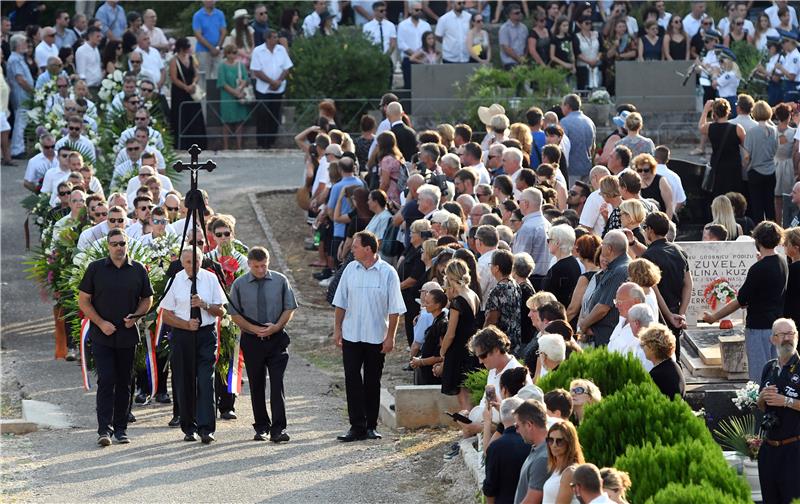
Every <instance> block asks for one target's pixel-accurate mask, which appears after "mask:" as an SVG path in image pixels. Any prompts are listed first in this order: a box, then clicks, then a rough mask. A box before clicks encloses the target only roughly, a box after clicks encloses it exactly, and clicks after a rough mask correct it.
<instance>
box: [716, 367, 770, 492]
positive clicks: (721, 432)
mask: <svg viewBox="0 0 800 504" xmlns="http://www.w3.org/2000/svg"><path fill="white" fill-rule="evenodd" d="M758 389H759V386H758V384H757V383H755V382H753V381H749V382H747V384H746V385H745V386H744V387H743V388H741V389H739V390H737V391H736V396H735V397H734V398H733V399H731V400H732V401H733V404H735V405H736V407H737V408H738V409H739V410H740V411H746V412H747V414H746V415H745V416H743V417H730V418H726V419H724V420H722V421H721V422H720V423H719V427H717V429H716V430H715V431H714V434H715V435H716V436H717V438H718V439H719V442H720V444H721V445H722V446H723V447H725V448H728V449H730V450H733V451H735V452H736V453H737V454H738V455H739V457H740V458H741V460H742V475H743V476H744V477H745V479H746V480H747V483H748V484H749V485H750V489H751V492H752V495H753V498H754V499H755V500H761V499H760V496H761V485H760V483H759V481H758V450H759V449H760V448H761V444H762V443H763V439H762V437H761V429H758V428H756V418H755V414H754V413H753V409H754V408H755V406H756V401H757V400H758ZM756 497H758V498H756Z"/></svg>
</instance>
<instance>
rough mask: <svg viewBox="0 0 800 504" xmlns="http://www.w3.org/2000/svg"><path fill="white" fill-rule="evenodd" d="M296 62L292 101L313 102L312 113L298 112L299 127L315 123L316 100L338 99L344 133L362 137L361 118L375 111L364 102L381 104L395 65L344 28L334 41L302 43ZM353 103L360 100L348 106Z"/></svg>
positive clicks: (305, 40) (291, 83)
mask: <svg viewBox="0 0 800 504" xmlns="http://www.w3.org/2000/svg"><path fill="white" fill-rule="evenodd" d="M291 57H292V61H293V63H294V68H293V69H292V73H291V74H290V77H289V96H290V97H291V98H292V99H300V100H304V99H307V100H313V101H314V102H313V103H309V104H308V106H307V107H301V106H299V105H298V106H297V110H296V115H297V122H298V124H304V125H307V124H312V123H313V122H314V120H315V119H316V117H317V116H316V114H317V103H316V101H317V100H321V99H323V98H335V99H336V100H337V102H336V107H337V109H338V111H339V113H340V115H341V119H340V121H341V122H342V124H338V126H339V129H341V130H344V131H358V121H359V120H360V119H361V115H363V113H364V112H366V111H367V110H368V109H369V108H370V106H369V103H368V102H365V101H364V100H363V99H364V98H367V99H371V100H372V99H374V101H375V104H377V103H379V102H380V97H381V95H382V94H383V93H384V92H386V91H387V89H388V86H389V77H390V75H391V72H392V68H391V59H390V58H389V56H387V55H385V54H383V53H382V52H381V50H380V48H378V47H377V46H376V45H374V44H373V43H372V42H370V41H369V40H367V38H366V37H365V36H364V34H363V33H362V32H361V31H360V30H357V29H355V28H352V27H342V28H340V29H339V30H338V31H337V32H335V33H334V34H333V35H331V36H329V37H321V36H320V37H311V38H298V39H296V40H295V41H294V44H293V45H292V53H291ZM348 98H349V99H356V100H355V101H352V102H348V101H345V100H347V99H348ZM309 114H311V115H310V116H309Z"/></svg>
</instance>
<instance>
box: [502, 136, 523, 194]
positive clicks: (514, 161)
mask: <svg viewBox="0 0 800 504" xmlns="http://www.w3.org/2000/svg"><path fill="white" fill-rule="evenodd" d="M522 160H523V154H522V151H521V150H519V149H517V148H516V147H509V148H507V149H506V150H505V151H504V152H503V172H504V173H505V174H506V175H508V176H509V177H511V183H512V186H513V187H514V198H515V199H519V198H520V194H521V193H522V191H520V190H519V189H517V179H518V178H519V176H520V174H522Z"/></svg>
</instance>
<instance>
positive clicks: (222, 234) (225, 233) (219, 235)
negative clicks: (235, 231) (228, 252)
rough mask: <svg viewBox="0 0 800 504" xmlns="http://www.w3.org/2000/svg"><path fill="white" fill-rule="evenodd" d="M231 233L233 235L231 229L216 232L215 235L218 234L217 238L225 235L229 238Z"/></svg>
mask: <svg viewBox="0 0 800 504" xmlns="http://www.w3.org/2000/svg"><path fill="white" fill-rule="evenodd" d="M230 235H231V232H230V231H225V232H224V233H214V236H216V237H217V238H222V237H223V236H224V237H225V238H227V237H229V236H230Z"/></svg>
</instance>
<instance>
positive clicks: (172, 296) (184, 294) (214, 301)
mask: <svg viewBox="0 0 800 504" xmlns="http://www.w3.org/2000/svg"><path fill="white" fill-rule="evenodd" d="M191 290H192V281H191V280H189V275H187V274H186V270H181V271H180V272H178V274H177V275H175V280H173V281H172V287H170V289H169V290H168V291H167V293H166V295H165V296H164V299H162V300H161V304H160V305H159V308H163V309H165V310H170V311H171V312H173V313H174V314H175V316H176V317H178V318H179V319H181V320H189V319H190V317H191V309H192V306H191V298H192V293H191ZM197 295H198V296H200V299H202V300H203V301H204V302H206V303H208V304H209V305H221V304H224V301H223V299H225V296H224V294H223V293H222V287H220V285H219V282H218V281H217V277H216V275H214V273H211V272H210V271H206V270H204V269H202V268H201V267H200V264H198V265H197ZM200 317H201V320H200V326H202V327H205V326H208V325H211V324H214V323H216V321H217V318H216V317H215V316H214V315H211V314H210V313H208V312H207V311H206V310H203V309H201V310H200Z"/></svg>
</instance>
